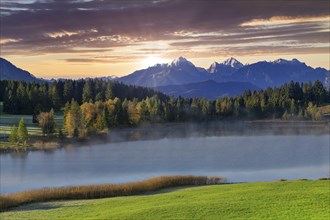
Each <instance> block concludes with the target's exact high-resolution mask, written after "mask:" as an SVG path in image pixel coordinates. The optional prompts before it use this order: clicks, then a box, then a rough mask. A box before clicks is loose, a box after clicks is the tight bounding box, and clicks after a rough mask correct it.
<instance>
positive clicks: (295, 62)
mask: <svg viewBox="0 0 330 220" xmlns="http://www.w3.org/2000/svg"><path fill="white" fill-rule="evenodd" d="M273 63H277V64H301V63H302V62H300V61H299V60H297V59H296V58H293V59H292V60H286V59H282V58H280V59H277V60H274V61H273Z"/></svg>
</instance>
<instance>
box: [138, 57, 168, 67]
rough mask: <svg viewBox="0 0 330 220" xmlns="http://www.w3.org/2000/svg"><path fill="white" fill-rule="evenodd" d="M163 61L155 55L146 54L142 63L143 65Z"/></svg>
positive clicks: (148, 65) (146, 65)
mask: <svg viewBox="0 0 330 220" xmlns="http://www.w3.org/2000/svg"><path fill="white" fill-rule="evenodd" d="M164 62H165V61H164V60H163V59H161V58H159V57H157V56H148V57H146V58H145V59H144V60H142V64H143V66H144V67H150V66H154V65H156V64H158V63H159V64H161V63H164Z"/></svg>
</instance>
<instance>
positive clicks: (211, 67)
mask: <svg viewBox="0 0 330 220" xmlns="http://www.w3.org/2000/svg"><path fill="white" fill-rule="evenodd" d="M218 65H219V63H217V62H213V63H212V64H211V66H210V67H209V68H208V71H209V72H210V73H215V72H216V68H217V66H218Z"/></svg>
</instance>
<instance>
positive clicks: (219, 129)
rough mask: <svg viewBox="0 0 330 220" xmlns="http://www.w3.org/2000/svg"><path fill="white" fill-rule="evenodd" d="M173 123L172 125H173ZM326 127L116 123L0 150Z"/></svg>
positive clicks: (323, 127) (322, 128)
mask: <svg viewBox="0 0 330 220" xmlns="http://www.w3.org/2000/svg"><path fill="white" fill-rule="evenodd" d="M173 127H174V128H175V129H173ZM329 131H330V122H329V121H325V120H323V121H292V120H289V121H288V120H253V121H230V120H225V121H208V122H172V123H170V122H167V123H142V124H141V125H139V126H137V127H117V128H114V129H112V130H110V131H107V132H102V133H97V134H93V135H90V136H88V137H84V138H72V137H64V138H59V137H55V136H53V137H43V136H31V137H30V140H29V142H28V146H26V147H24V146H22V145H16V144H12V143H9V142H6V141H2V142H1V141H0V154H3V153H12V152H24V151H38V150H41V151H52V150H55V149H59V148H67V147H81V146H93V145H97V144H106V143H115V142H125V141H138V140H155V139H162V138H184V137H187V136H189V137H192V136H193V137H202V136H231V135H304V134H313V135H322V134H328V133H329Z"/></svg>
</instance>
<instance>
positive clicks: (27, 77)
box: [0, 57, 43, 82]
mask: <svg viewBox="0 0 330 220" xmlns="http://www.w3.org/2000/svg"><path fill="white" fill-rule="evenodd" d="M0 80H22V81H25V82H42V81H43V80H42V79H38V78H36V77H35V76H34V75H32V74H31V73H29V72H28V71H26V70H22V69H20V68H18V67H16V66H15V65H14V64H12V63H11V62H9V61H8V60H5V59H3V58H1V57H0Z"/></svg>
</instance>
